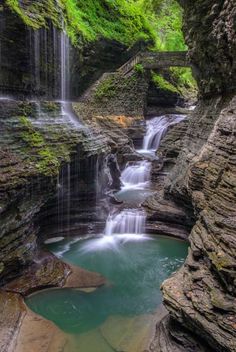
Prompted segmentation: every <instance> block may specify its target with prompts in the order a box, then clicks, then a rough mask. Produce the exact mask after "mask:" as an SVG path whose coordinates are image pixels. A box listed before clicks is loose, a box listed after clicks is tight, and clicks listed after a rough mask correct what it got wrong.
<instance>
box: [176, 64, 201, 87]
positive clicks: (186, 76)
mask: <svg viewBox="0 0 236 352" xmlns="http://www.w3.org/2000/svg"><path fill="white" fill-rule="evenodd" d="M170 72H171V74H172V77H173V78H174V79H175V80H176V81H177V83H178V86H179V87H180V88H190V89H192V90H197V82H196V81H195V79H194V78H193V75H192V70H191V68H190V67H171V68H170Z"/></svg>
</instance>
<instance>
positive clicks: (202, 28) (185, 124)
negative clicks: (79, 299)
mask: <svg viewBox="0 0 236 352" xmlns="http://www.w3.org/2000/svg"><path fill="white" fill-rule="evenodd" d="M179 2H180V4H181V6H182V7H183V10H184V32H185V38H186V43H187V45H188V48H189V51H188V57H189V61H190V62H191V65H192V68H193V72H194V76H195V78H196V80H197V82H198V87H199V93H198V102H197V105H196V108H195V109H194V110H191V109H189V105H191V104H192V101H195V99H196V98H195V96H194V94H193V95H192V96H191V99H189V96H187V97H186V96H184V95H183V94H182V93H180V92H178V93H177V92H176V91H173V88H171V89H163V86H162V87H161V86H157V85H156V84H154V83H155V82H154V80H153V79H152V74H150V72H142V69H140V67H136V68H135V69H134V70H133V71H132V72H131V73H130V74H129V75H127V76H124V75H123V74H122V73H121V72H120V71H119V70H117V69H118V68H119V67H120V66H122V64H124V62H125V61H127V60H128V59H129V58H130V57H131V56H132V55H133V54H134V53H135V51H137V48H136V46H137V44H136V45H134V46H133V47H132V48H129V49H128V48H127V46H126V45H124V44H120V43H118V42H116V41H109V40H106V39H100V40H99V41H97V42H96V43H93V44H89V45H88V46H87V45H84V44H83V45H81V48H79V49H78V48H75V47H73V45H71V44H70V43H69V42H68V39H67V37H66V35H65V33H64V32H62V31H61V30H60V28H57V26H56V23H54V22H53V21H51V20H49V26H48V28H47V29H39V30H36V31H35V30H32V29H31V28H29V26H27V25H26V24H25V23H23V22H22V19H21V18H19V16H18V15H17V14H16V13H14V12H12V11H11V10H10V9H9V7H8V5H7V3H6V4H5V3H3V4H2V5H1V22H0V23H1V30H2V31H1V38H0V53H1V54H0V77H1V85H0V91H1V94H2V96H1V99H0V131H1V134H0V146H1V148H0V229H1V231H0V249H1V252H0V282H1V288H0V296H1V298H0V307H1V308H0V309H1V318H0V326H1V330H0V336H1V343H0V350H1V351H2V352H11V351H16V352H20V351H32V350H33V351H38V352H41V351H42V352H44V351H45V352H46V351H47V352H48V351H51V352H56V351H68V352H71V351H77V348H78V345H77V344H76V343H75V342H74V341H71V338H70V337H69V334H65V333H64V332H62V331H61V330H60V329H59V328H58V327H57V326H56V325H54V324H53V323H51V322H50V321H49V320H46V319H44V318H43V317H40V316H39V315H36V314H35V313H33V312H32V311H31V310H30V309H29V308H28V307H26V305H25V303H24V297H26V296H28V295H29V294H31V293H33V292H37V291H38V290H41V289H45V288H53V287H64V288H65V289H66V288H68V287H70V288H76V289H78V288H79V289H81V290H91V289H95V288H97V287H102V286H106V284H107V278H106V277H103V276H102V275H101V274H98V273H95V272H93V271H92V270H91V271H90V270H87V271H86V270H84V269H81V268H78V266H73V265H71V264H68V263H67V262H66V263H65V262H64V261H62V260H61V258H60V257H59V258H58V257H57V256H55V255H54V254H53V253H52V252H49V250H48V248H47V247H46V246H45V241H47V240H48V239H50V238H55V237H56V238H60V237H61V236H62V237H66V238H67V237H68V238H69V239H70V238H71V239H72V240H73V238H74V236H76V235H77V234H78V233H79V234H81V235H82V236H83V235H84V234H86V236H91V237H92V236H94V235H96V234H97V233H100V232H101V231H103V229H104V226H105V224H106V219H107V217H108V214H109V211H110V209H111V208H112V207H113V206H114V205H115V207H118V209H119V211H123V210H125V209H126V208H125V206H126V205H124V204H123V203H122V201H120V200H119V199H117V198H116V196H114V194H116V193H115V192H117V191H118V190H119V189H120V184H121V179H120V177H121V174H122V171H124V169H125V167H126V166H127V163H128V165H131V166H132V165H133V164H134V163H135V162H142V161H144V160H146V159H145V157H144V156H143V155H142V154H139V153H138V152H137V150H139V149H140V148H141V145H142V139H143V136H144V134H145V130H146V125H145V119H146V120H147V121H149V119H150V118H152V117H154V116H163V115H168V116H170V119H171V116H172V115H174V114H179V115H181V116H186V115H187V118H185V119H183V120H182V121H180V122H179V123H178V124H174V125H171V126H170V127H169V128H168V133H166V134H165V135H164V138H162V140H161V143H160V146H159V148H158V152H157V153H158V158H157V159H156V158H153V157H150V156H148V159H147V160H148V161H149V162H151V164H152V170H151V184H152V187H151V191H152V192H151V194H149V196H148V197H146V199H145V200H143V201H142V204H141V209H142V210H144V211H145V212H146V216H147V219H146V232H147V233H148V234H152V235H153V234H154V235H155V236H157V235H164V236H171V237H176V238H180V239H184V240H188V241H189V242H190V248H189V252H188V257H187V259H186V261H185V263H184V265H183V266H182V267H181V268H180V269H179V270H178V271H177V272H175V273H174V274H173V275H172V276H171V277H170V278H169V279H167V280H165V281H164V283H163V284H162V294H163V301H164V305H165V307H166V308H167V310H168V314H167V312H166V311H165V310H164V309H163V311H161V312H159V313H158V314H157V315H154V316H152V318H151V319H150V316H147V317H145V318H144V322H145V324H146V326H148V325H149V324H150V325H152V328H151V330H152V336H151V337H149V339H148V343H146V345H145V347H144V346H142V347H140V346H141V342H140V346H139V345H138V342H137V341H139V339H138V338H137V337H135V336H134V337H133V336H132V339H130V341H129V343H127V342H126V344H123V345H122V343H123V342H122V343H121V342H120V344H116V343H114V342H113V340H114V338H113V337H112V336H110V335H107V332H106V331H105V332H103V336H105V337H104V338H105V340H106V341H108V342H109V345H110V346H112V347H109V348H112V349H109V351H111V350H112V351H115V350H117V351H118V350H122V351H123V350H125V351H136V352H142V351H144V350H145V351H146V350H149V351H162V352H164V351H165V352H167V351H171V352H174V351H176V352H177V351H189V352H191V351H220V352H223V351H230V352H231V351H236V336H235V327H236V317H235V280H236V278H235V265H236V259H235V230H236V229H235V212H236V199H235V198H236V193H235V182H236V173H235V160H236V159H235V155H236V144H235V143H236V142H235V141H236V139H235V131H236V128H235V115H236V101H235V74H236V72H235V70H236V69H235V68H236V66H235V65H236V64H235V59H234V58H235V52H236V42H235V38H236V33H235V32H236V29H235V20H236V8H235V5H234V3H233V1H230V0H227V1H218V2H215V1H211V0H199V1H196V2H195V3H194V4H191V3H190V1H185V0H183V1H182V0H181V1H179ZM22 3H23V5H22V6H23V7H22V8H23V9H24V11H26V10H27V9H28V8H27V6H28V4H27V2H26V1H23V2H22ZM29 3H30V2H29ZM57 11H58V13H59V15H60V11H61V10H60V9H59V10H57ZM32 18H34V16H32ZM49 18H50V16H49ZM17 29H18V31H19V33H20V34H19V36H18V34H17V38H18V39H19V40H18V41H17V43H15V40H14V37H15V36H16V33H17ZM45 38H46V39H45ZM29 43H30V44H29ZM42 43H43V44H42ZM16 44H17V46H15V45H16ZM32 47H33V52H34V55H32V54H31V50H32ZM138 50H139V48H138ZM16 51H17V53H19V55H17V58H15V52H16ZM68 52H69V55H67V54H68ZM32 56H33V57H32ZM39 62H40V65H39ZM39 67H41V68H40V69H39ZM68 67H70V70H68ZM69 71H70V72H69ZM162 73H163V76H164V77H167V78H169V73H168V71H167V72H166V71H165V70H164V71H163V72H162ZM32 77H33V78H32ZM2 82H4V84H3V83H2ZM12 82H14V84H13V83H12ZM173 83H175V82H173V81H172V80H171V84H173ZM169 88H170V87H169ZM186 100H188V101H187V102H186ZM189 100H190V103H189ZM129 163H130V164H129ZM134 165H135V164H134ZM139 208H140V205H139ZM112 219H113V218H112ZM108 284H109V283H108ZM142 319H143V317H142ZM113 324H114V323H113ZM116 324H117V323H116ZM119 324H120V325H121V326H122V324H124V321H123V320H122V319H121V320H119ZM119 324H118V325H119ZM125 324H126V323H125ZM127 324H129V323H127ZM137 324H140V325H142V324H143V322H142V324H141V323H140V322H139V323H137ZM108 325H109V323H108ZM111 326H112V323H111ZM124 326H125V325H124ZM103 329H105V328H102V331H103ZM127 329H128V328H127ZM105 330H106V329H105ZM137 331H139V330H138V329H137ZM140 336H141V335H140ZM136 339H137V341H136ZM145 339H146V335H145V338H144V340H145ZM135 341H136V342H135ZM80 343H82V341H81V340H80ZM129 344H130V346H129ZM136 344H137V346H136ZM127 346H128V347H127ZM103 348H104V350H101V352H105V351H107V350H108V349H107V348H108V347H107V345H106V347H105V344H104V347H103ZM121 348H122V349H121ZM135 348H136V349H135ZM82 351H83V350H82ZM92 352H95V351H92ZM96 352H97V351H96Z"/></svg>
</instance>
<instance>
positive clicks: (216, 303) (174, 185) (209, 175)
mask: <svg viewBox="0 0 236 352" xmlns="http://www.w3.org/2000/svg"><path fill="white" fill-rule="evenodd" d="M233 3H234V1H218V2H217V3H216V2H214V1H209V0H208V1H195V2H194V3H193V2H190V1H182V4H183V7H184V10H185V32H186V38H187V42H188V44H189V46H190V57H191V60H192V62H193V63H194V64H195V67H196V68H197V71H196V72H197V78H198V83H199V86H200V93H201V96H202V98H201V100H200V101H199V103H198V106H197V108H196V110H195V112H194V113H193V115H192V117H191V119H190V123H189V127H188V130H187V133H186V136H185V140H184V145H183V149H182V152H181V153H180V155H179V158H178V160H177V163H176V166H175V168H174V170H173V172H172V173H171V175H170V178H169V181H168V185H167V188H166V196H168V197H173V198H174V199H175V200H178V201H180V202H181V203H182V204H185V205H187V206H188V207H193V209H194V212H195V218H196V224H195V226H194V227H193V229H192V232H191V235H190V242H191V247H190V250H189V255H188V258H187V260H186V263H185V265H184V266H183V268H182V269H181V270H180V271H179V272H177V273H176V274H175V275H174V276H173V277H171V278H170V279H168V280H167V281H166V282H164V284H163V295H164V303H165V305H166V307H167V308H168V310H169V311H170V313H171V317H170V321H167V320H166V321H163V323H162V324H161V326H160V329H159V332H157V339H156V341H155V343H154V345H155V350H157V351H211V350H212V351H221V352H223V351H224V352H225V351H231V352H232V351H236V315H235V307H236V297H235V296H236V288H235V287H236V221H235V218H236V217H235V216H236V138H235V137H236V95H235V73H236V72H235V68H236V60H235V51H236V41H235V40H236V39H235V38H236V27H235V21H236V9H235V4H233ZM210 96H212V97H211V98H210ZM179 324H180V325H179ZM167 328H169V332H168V333H167V331H168V330H167ZM186 329H187V331H188V332H189V333H188V334H186ZM191 334H192V335H193V336H195V337H196V340H197V341H198V342H199V341H201V342H202V343H203V345H201V346H200V344H194V343H189V341H190V340H189V336H190V335H191ZM187 336H188V337H187ZM173 337H174V339H173ZM203 346H205V347H203Z"/></svg>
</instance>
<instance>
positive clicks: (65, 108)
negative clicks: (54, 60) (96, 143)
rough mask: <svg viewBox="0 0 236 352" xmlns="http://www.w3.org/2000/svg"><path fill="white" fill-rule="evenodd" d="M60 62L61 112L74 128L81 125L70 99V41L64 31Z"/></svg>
mask: <svg viewBox="0 0 236 352" xmlns="http://www.w3.org/2000/svg"><path fill="white" fill-rule="evenodd" d="M60 62H61V72H60V76H61V78H60V81H61V112H62V115H64V116H65V118H67V119H68V121H69V122H70V123H72V124H73V125H74V127H75V128H81V127H82V125H81V123H80V121H79V119H78V116H77V115H76V114H75V112H74V110H73V108H72V103H71V102H69V99H70V41H69V38H68V37H67V35H66V33H65V31H61V33H60Z"/></svg>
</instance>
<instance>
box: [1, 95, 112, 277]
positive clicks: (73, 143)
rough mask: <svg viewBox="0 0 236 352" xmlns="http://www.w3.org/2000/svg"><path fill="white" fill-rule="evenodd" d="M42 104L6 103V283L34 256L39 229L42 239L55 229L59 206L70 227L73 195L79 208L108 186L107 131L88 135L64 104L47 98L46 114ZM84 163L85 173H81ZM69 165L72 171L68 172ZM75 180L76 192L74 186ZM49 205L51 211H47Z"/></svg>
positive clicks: (3, 166) (3, 245)
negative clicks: (63, 109) (62, 108)
mask: <svg viewBox="0 0 236 352" xmlns="http://www.w3.org/2000/svg"><path fill="white" fill-rule="evenodd" d="M37 108H38V106H37V104H36V103H26V102H25V103H22V102H16V101H2V102H1V104H0V111H1V117H0V121H1V123H0V126H1V127H0V131H1V137H0V146H1V153H0V155H1V157H0V166H1V176H0V205H1V207H0V213H1V219H0V228H1V237H0V248H1V256H0V262H1V265H0V268H1V270H0V277H1V284H4V281H8V280H10V279H12V278H14V277H15V276H17V275H19V274H20V272H21V270H23V269H24V267H25V266H27V265H29V264H30V263H31V262H32V261H33V259H34V258H35V256H36V253H37V251H38V245H37V243H38V236H39V233H40V237H42V238H45V236H46V234H47V233H48V232H49V233H50V231H48V232H47V233H46V231H43V230H44V226H45V225H46V219H48V220H49V219H51V221H50V220H49V223H50V224H51V225H52V226H53V224H54V220H53V216H54V215H53V214H57V215H55V216H58V209H59V210H60V212H59V215H60V221H61V222H60V226H61V228H62V229H64V228H67V226H68V224H72V220H71V216H72V214H73V209H72V207H71V201H72V200H74V198H73V197H75V198H76V199H78V200H77V203H76V204H75V205H74V207H75V208H77V209H78V207H81V208H82V206H81V204H80V202H79V201H81V200H83V199H84V197H88V198H90V199H91V200H94V199H95V198H96V197H97V194H99V193H100V192H101V189H99V187H98V186H97V185H100V187H101V188H103V189H104V186H103V185H104V183H105V184H106V183H107V178H106V177H107V176H106V175H104V171H103V170H104V167H103V165H104V163H106V154H107V153H108V151H109V150H110V149H109V147H108V146H107V144H106V143H105V142H106V138H105V136H104V135H101V134H100V137H99V138H98V136H96V137H94V136H93V135H89V136H88V135H87V133H88V132H86V130H85V131H84V130H83V129H76V128H75V126H74V125H73V124H71V123H70V121H68V119H67V118H66V116H63V115H62V114H61V112H60V108H59V106H58V104H55V103H48V102H47V103H45V104H43V103H42V104H41V108H42V111H43V112H41V113H40V114H38V112H37ZM41 108H40V109H41ZM23 113H24V118H22V114H23ZM63 165H64V166H63ZM76 167H77V169H75V168H76ZM60 168H62V171H61V177H58V174H59V170H60ZM78 168H79V169H80V172H77V173H76V171H77V170H78ZM69 169H71V172H70V174H69V175H68V174H66V173H65V171H63V170H69ZM63 176H64V179H63ZM100 180H101V182H100ZM59 182H61V187H62V188H61V189H60V192H59V191H58V187H59V185H60V183H59ZM68 185H71V186H69V189H68ZM75 185H76V186H77V188H76V187H74V190H73V193H72V192H71V189H70V187H72V186H75ZM58 192H59V193H60V194H59V195H58V197H56V200H55V201H53V199H54V198H55V194H56V195H57V194H58ZM70 193H71V195H73V197H72V196H71V198H69V197H68V194H70ZM51 203H52V205H53V206H52V207H51V206H50V204H51ZM44 207H46V209H47V210H46V212H44V213H42V210H41V209H44ZM90 216H92V215H91V213H90ZM36 219H40V221H36ZM88 219H89V216H87V221H88ZM57 222H58V217H57ZM46 228H47V227H46ZM48 230H49V227H48ZM40 231H41V232H40Z"/></svg>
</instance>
